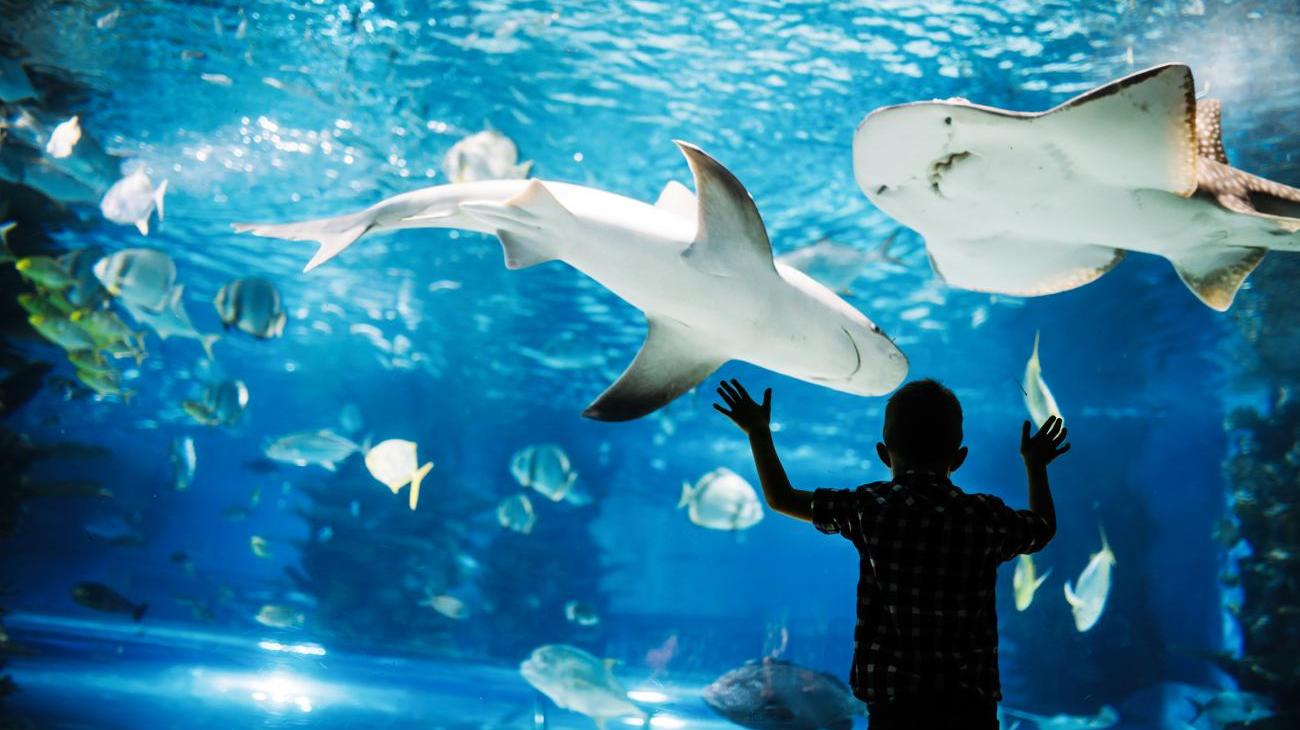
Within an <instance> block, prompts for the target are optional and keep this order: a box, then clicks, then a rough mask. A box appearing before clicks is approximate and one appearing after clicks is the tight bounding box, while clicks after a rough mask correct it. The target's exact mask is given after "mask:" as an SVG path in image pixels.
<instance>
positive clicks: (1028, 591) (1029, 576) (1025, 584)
mask: <svg viewBox="0 0 1300 730" xmlns="http://www.w3.org/2000/svg"><path fill="white" fill-rule="evenodd" d="M1051 574H1052V569H1051V568H1048V569H1047V572H1046V573H1043V574H1042V575H1037V570H1036V569H1035V568H1034V559H1033V557H1031V556H1029V555H1021V556H1020V559H1019V560H1017V561H1016V572H1015V573H1013V574H1012V575H1011V588H1012V590H1013V591H1014V592H1015V598H1016V610H1017V611H1023V610H1025V609H1027V608H1029V604H1030V603H1033V601H1034V592H1035V591H1037V590H1038V587H1039V586H1041V585H1043V581H1045V580H1047V576H1049V575H1051Z"/></svg>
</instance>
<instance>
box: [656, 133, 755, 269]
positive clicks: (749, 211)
mask: <svg viewBox="0 0 1300 730" xmlns="http://www.w3.org/2000/svg"><path fill="white" fill-rule="evenodd" d="M677 147H678V148H679V149H681V151H682V154H683V155H685V156H686V162H687V163H688V164H689V165H690V167H691V173H692V174H693V175H694V176H695V195H696V198H697V199H698V201H699V202H698V205H696V212H695V216H696V221H697V223H696V228H695V241H694V242H693V243H692V244H691V245H690V246H687V247H686V250H685V251H683V252H682V257H683V258H685V259H686V261H687V262H688V263H689V264H690V265H691V266H693V267H695V268H696V269H698V270H699V271H703V272H704V273H706V274H712V275H713V276H734V275H736V274H738V273H740V272H745V273H757V272H764V273H771V274H776V264H774V263H773V262H772V243H771V241H769V240H768V238H767V228H766V227H765V226H764V225H763V219H762V217H760V216H759V214H758V208H757V207H755V206H754V200H753V199H752V198H750V197H749V191H747V190H745V186H744V185H741V184H740V181H739V180H737V179H736V176H735V175H732V174H731V171H730V170H728V169H727V168H725V167H723V166H722V165H721V164H720V163H719V162H718V161H717V160H715V159H713V158H712V157H709V156H708V155H707V154H705V153H704V151H703V150H701V149H700V148H698V147H696V146H694V145H692V144H688V143H686V142H681V141H678V142H677Z"/></svg>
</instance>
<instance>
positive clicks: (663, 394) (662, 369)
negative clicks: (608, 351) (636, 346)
mask: <svg viewBox="0 0 1300 730" xmlns="http://www.w3.org/2000/svg"><path fill="white" fill-rule="evenodd" d="M647 319H648V320H649V323H650V330H649V332H647V333H646V338H645V343H644V344H642V345H641V350H640V352H638V353H637V354H636V359H634V360H633V361H632V364H631V365H628V366H627V370H625V371H623V374H622V375H620V376H619V378H618V380H616V381H615V382H614V384H613V385H611V386H609V388H608V389H607V390H605V392H604V393H601V394H600V396H599V397H598V398H596V400H595V401H592V403H591V405H589V406H587V409H586V410H585V411H583V413H582V415H584V416H586V417H587V418H594V419H596V420H599V421H629V420H631V419H633V418H640V417H641V416H644V415H646V414H647V413H651V412H653V411H655V410H656V409H658V408H660V407H661V406H663V405H665V404H667V403H668V402H669V401H671V400H672V399H674V398H676V397H677V396H679V395H681V394H682V393H685V392H686V391H688V390H690V389H691V388H694V387H695V386H696V385H699V383H700V381H702V380H704V379H705V378H707V377H709V375H711V374H712V373H713V371H714V370H717V369H718V366H719V365H721V364H722V363H723V362H724V361H725V359H726V358H719V357H716V356H714V355H712V354H710V353H709V352H708V351H707V349H706V348H705V343H704V342H702V341H701V339H700V337H699V336H698V335H697V334H696V333H694V332H692V331H691V328H689V327H687V326H686V325H684V324H682V323H680V322H678V321H676V320H673V319H669V318H666V317H655V316H653V315H648V316H647Z"/></svg>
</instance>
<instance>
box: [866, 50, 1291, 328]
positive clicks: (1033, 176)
mask: <svg viewBox="0 0 1300 730" xmlns="http://www.w3.org/2000/svg"><path fill="white" fill-rule="evenodd" d="M1194 88H1195V82H1194V81H1193V79H1192V72H1191V70H1190V69H1189V68H1188V67H1187V66H1184V65H1181V64H1167V65H1163V66H1157V67H1155V68H1151V69H1147V70H1145V71H1140V72H1138V73H1135V74H1132V75H1130V76H1127V77H1125V78H1122V79H1119V80H1118V81H1114V82H1111V83H1109V84H1106V85H1104V86H1100V87H1098V88H1096V89H1093V90H1092V91H1089V92H1085V93H1084V94H1082V95H1080V96H1077V97H1075V98H1073V99H1071V100H1069V101H1067V102H1065V103H1064V104H1061V105H1060V106H1058V107H1056V108H1054V109H1051V110H1048V111H1046V112H1041V113H1021V112H1011V111H1007V110H1004V109H995V108H991V107H983V106H977V105H974V104H971V103H969V102H967V101H965V100H962V99H949V100H947V101H932V102H918V103H914V104H904V105H901V106H891V107H886V108H883V109H878V110H876V111H874V112H872V113H871V114H870V115H868V116H867V118H866V119H864V120H863V121H862V123H861V124H860V125H859V126H858V129H857V132H856V133H855V135H854V139H853V167H854V172H855V175H856V177H857V181H858V185H859V186H860V187H861V188H862V190H863V191H864V192H865V193H866V194H867V197H868V198H870V199H871V201H872V202H873V203H875V205H876V206H877V207H879V208H880V209H881V210H883V211H884V212H885V213H887V214H889V215H891V216H893V217H894V218H895V219H897V220H898V221H899V222H901V223H903V224H905V225H908V226H911V227H912V228H914V229H916V230H917V231H918V232H920V233H921V234H922V236H924V237H925V242H926V247H927V248H928V250H929V254H930V260H931V263H932V264H933V265H934V269H935V272H936V273H937V274H938V275H939V277H940V278H942V279H943V280H944V281H946V282H947V283H948V284H950V285H952V286H955V287H960V288H963V289H972V290H975V291H983V292H990V293H999V294H1011V295H1015V296H1039V295H1045V294H1054V293H1056V292H1061V291H1066V290H1069V289H1074V288H1076V287H1080V286H1083V285H1084V284H1087V283H1089V282H1092V281H1094V280H1095V279H1097V278H1098V277H1100V276H1102V275H1103V274H1105V273H1106V272H1108V271H1110V270H1111V269H1112V268H1114V267H1115V266H1116V265H1118V264H1119V262H1120V261H1121V260H1122V259H1123V257H1124V255H1125V254H1126V253H1127V252H1128V251H1138V252H1142V253H1149V254H1155V255H1158V256H1163V257H1165V258H1167V259H1169V261H1170V262H1172V263H1173V265H1174V269H1175V270H1176V271H1177V272H1178V275H1179V276H1180V277H1181V278H1182V280H1183V283H1185V284H1186V285H1187V286H1188V288H1189V289H1191V290H1192V293H1194V294H1195V295H1196V296H1197V297H1198V298H1199V299H1200V300H1201V301H1202V302H1204V303H1205V304H1206V305H1208V306H1210V307H1212V308H1214V309H1216V310H1219V311H1224V310H1226V309H1227V308H1228V307H1229V306H1231V304H1232V300H1233V297H1234V296H1235V295H1236V292H1237V289H1238V288H1239V287H1240V286H1241V283H1242V281H1244V280H1245V278H1246V276H1247V275H1248V274H1249V273H1250V272H1251V271H1252V270H1254V268H1255V266H1256V265H1258V264H1259V261H1260V259H1262V258H1263V257H1264V254H1265V253H1266V252H1267V251H1268V250H1270V249H1274V250H1282V251H1296V250H1300V189H1296V188H1291V187H1287V186H1285V185H1281V184H1279V183H1276V182H1273V181H1271V180H1265V179H1263V178H1260V177H1256V176H1254V175H1251V174H1249V173H1246V172H1242V171H1240V170H1237V169H1235V168H1233V167H1230V166H1229V165H1228V159H1227V156H1226V155H1225V154H1224V151H1223V143H1222V140H1221V135H1220V130H1221V124H1220V110H1221V106H1220V103H1219V102H1218V101H1217V100H1214V99H1202V100H1200V101H1199V102H1198V101H1197V100H1196V98H1195V95H1194V93H1193V89H1194Z"/></svg>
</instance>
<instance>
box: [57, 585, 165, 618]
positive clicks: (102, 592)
mask: <svg viewBox="0 0 1300 730" xmlns="http://www.w3.org/2000/svg"><path fill="white" fill-rule="evenodd" d="M72 600H74V601H76V602H77V603H79V604H81V605H83V606H85V607H86V608H90V609H93V610H95V611H103V612H104V613H124V614H128V615H129V616H130V617H131V619H132V620H134V621H139V620H140V619H141V618H142V617H143V616H144V612H145V611H147V610H149V604H147V603H139V604H137V603H132V602H131V601H129V600H127V599H126V597H125V596H123V595H122V594H121V593H118V592H117V591H115V590H113V589H112V588H109V587H108V586H106V585H104V584H102V583H90V582H84V583H78V584H77V585H75V586H73V587H72Z"/></svg>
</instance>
